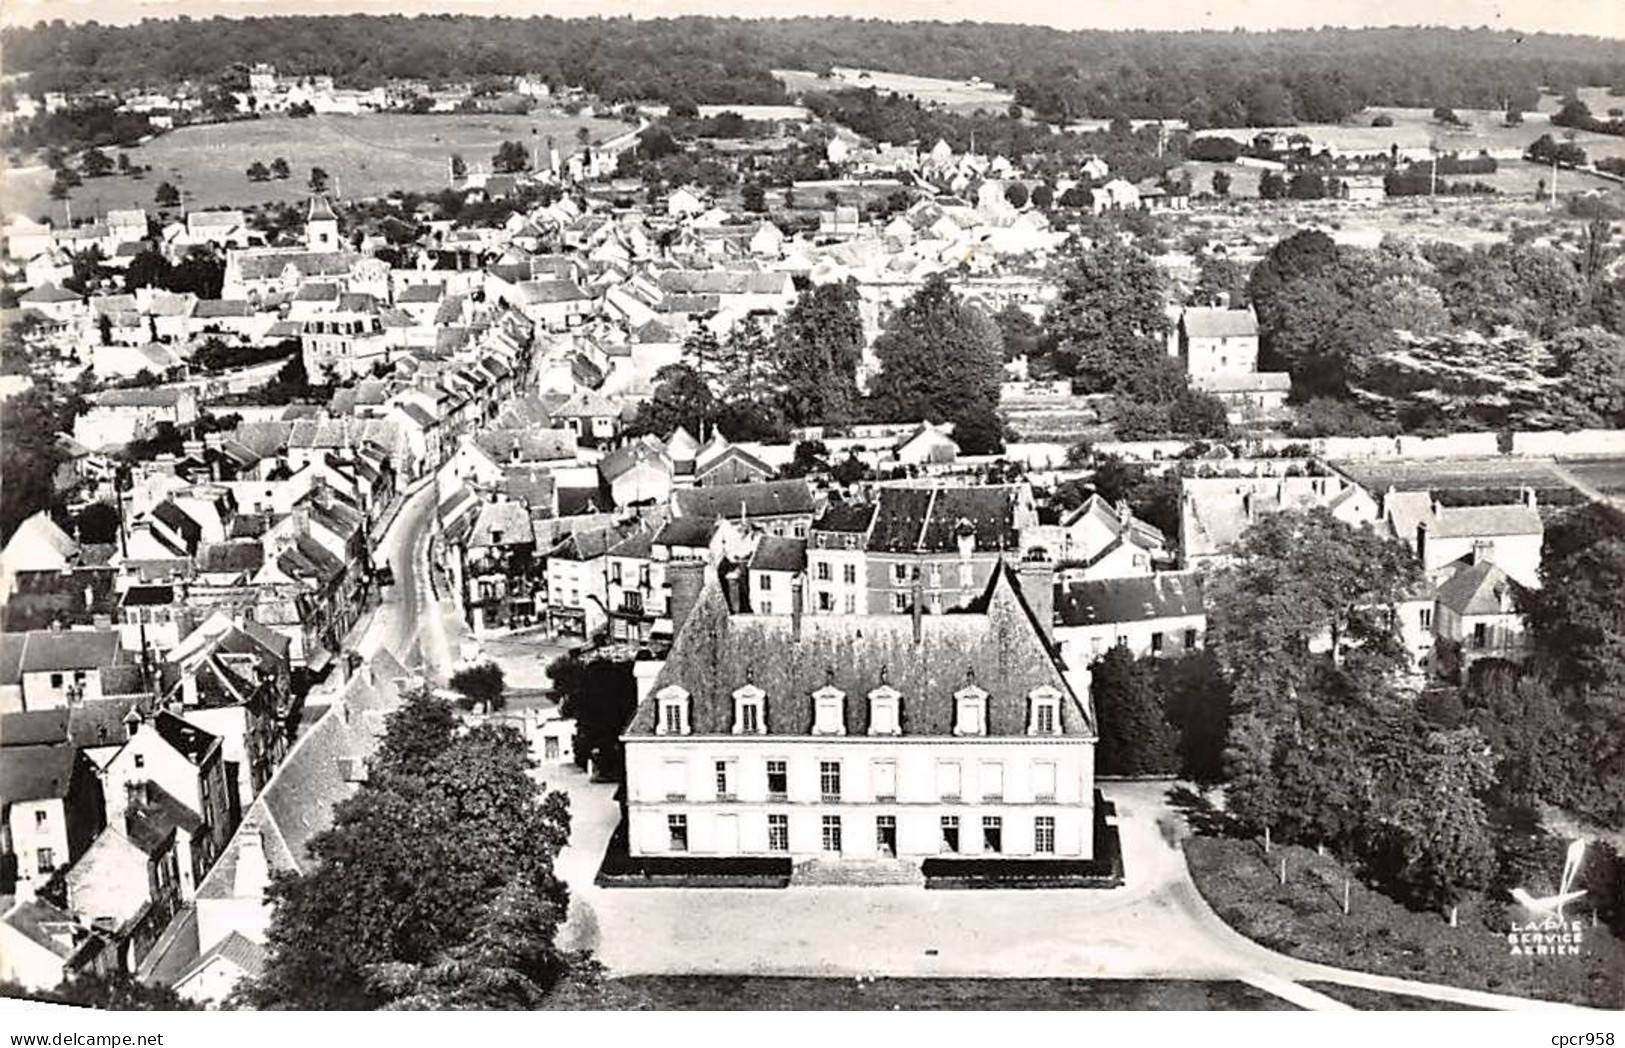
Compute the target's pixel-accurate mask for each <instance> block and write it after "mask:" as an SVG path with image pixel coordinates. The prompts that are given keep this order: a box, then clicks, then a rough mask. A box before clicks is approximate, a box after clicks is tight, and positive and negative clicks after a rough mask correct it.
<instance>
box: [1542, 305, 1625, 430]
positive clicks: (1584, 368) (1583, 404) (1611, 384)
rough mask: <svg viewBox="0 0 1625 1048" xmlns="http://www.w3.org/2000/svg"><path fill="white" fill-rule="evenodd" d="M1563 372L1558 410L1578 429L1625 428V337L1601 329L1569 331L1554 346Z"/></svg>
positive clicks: (1559, 413) (1565, 420)
mask: <svg viewBox="0 0 1625 1048" xmlns="http://www.w3.org/2000/svg"><path fill="white" fill-rule="evenodd" d="M1552 353H1553V355H1554V356H1555V357H1556V358H1557V365H1558V367H1559V368H1561V369H1562V371H1563V381H1562V383H1561V384H1559V386H1558V387H1557V390H1556V400H1557V403H1556V405H1555V410H1556V412H1557V414H1558V415H1559V417H1560V418H1561V420H1562V421H1563V422H1565V423H1567V424H1569V425H1572V426H1574V427H1575V428H1589V427H1613V426H1625V337H1621V336H1620V335H1617V334H1614V333H1612V332H1608V331H1604V330H1602V329H1601V328H1595V327H1590V328H1581V329H1579V330H1575V331H1566V332H1564V333H1563V334H1561V335H1559V336H1558V337H1557V338H1556V339H1554V340H1553V343H1552Z"/></svg>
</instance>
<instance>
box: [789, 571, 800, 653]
mask: <svg viewBox="0 0 1625 1048" xmlns="http://www.w3.org/2000/svg"><path fill="white" fill-rule="evenodd" d="M790 637H791V639H793V640H800V639H801V576H799V575H798V576H796V577H795V578H793V579H791V580H790Z"/></svg>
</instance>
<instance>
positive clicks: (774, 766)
mask: <svg viewBox="0 0 1625 1048" xmlns="http://www.w3.org/2000/svg"><path fill="white" fill-rule="evenodd" d="M789 780H790V776H789V774H788V773H787V772H786V771H785V767H784V762H783V761H768V762H767V795H768V796H769V797H783V796H784V795H785V794H786V793H788V792H789Z"/></svg>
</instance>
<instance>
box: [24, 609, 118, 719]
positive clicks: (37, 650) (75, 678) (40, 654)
mask: <svg viewBox="0 0 1625 1048" xmlns="http://www.w3.org/2000/svg"><path fill="white" fill-rule="evenodd" d="M17 654H18V662H17V674H18V683H19V685H20V697H21V700H22V705H21V708H22V709H24V710H51V709H61V708H63V707H65V706H75V705H77V704H79V703H81V702H90V701H94V700H96V699H99V698H101V697H102V675H103V671H104V670H106V669H108V668H110V667H113V666H117V665H120V664H121V663H124V662H126V661H128V656H127V655H126V653H125V651H124V649H123V646H122V645H121V644H120V643H119V635H118V633H117V632H115V631H114V630H112V629H110V628H106V627H103V628H100V629H43V630H30V631H29V632H28V633H26V634H24V635H23V637H22V640H21V643H20V644H19V645H18V647H17Z"/></svg>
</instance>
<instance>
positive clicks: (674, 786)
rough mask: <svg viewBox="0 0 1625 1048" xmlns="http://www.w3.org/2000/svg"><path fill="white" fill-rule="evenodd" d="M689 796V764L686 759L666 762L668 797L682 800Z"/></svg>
mask: <svg viewBox="0 0 1625 1048" xmlns="http://www.w3.org/2000/svg"><path fill="white" fill-rule="evenodd" d="M687 796H688V764H687V762H685V761H667V762H666V798H667V799H668V800H679V801H680V800H682V799H683V798H685V797H687Z"/></svg>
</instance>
